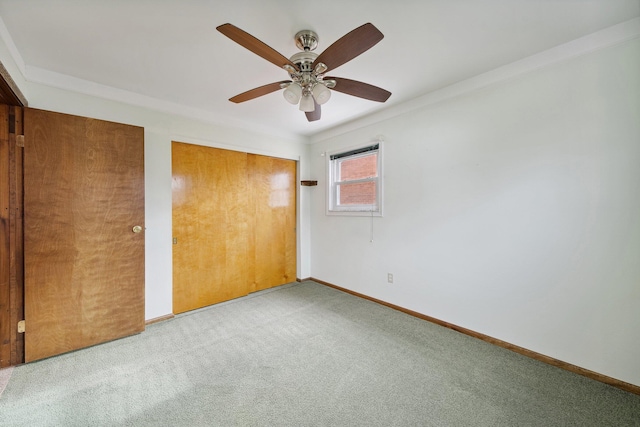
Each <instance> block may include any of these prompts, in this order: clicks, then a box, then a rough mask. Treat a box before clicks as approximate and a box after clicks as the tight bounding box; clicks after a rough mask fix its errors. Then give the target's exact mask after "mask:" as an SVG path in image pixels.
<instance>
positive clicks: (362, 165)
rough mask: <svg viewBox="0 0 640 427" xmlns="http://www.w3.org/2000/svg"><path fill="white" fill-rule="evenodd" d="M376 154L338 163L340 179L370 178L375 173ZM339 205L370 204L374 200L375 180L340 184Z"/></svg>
mask: <svg viewBox="0 0 640 427" xmlns="http://www.w3.org/2000/svg"><path fill="white" fill-rule="evenodd" d="M377 165H378V154H377V153H375V154H371V155H368V156H363V157H357V158H355V159H349V160H344V161H342V162H341V163H340V180H341V181H348V180H354V179H363V178H371V177H375V176H376V175H377ZM339 191H340V200H339V202H338V203H339V204H340V205H370V204H374V203H375V202H376V186H375V182H360V183H355V184H342V185H340V190H339Z"/></svg>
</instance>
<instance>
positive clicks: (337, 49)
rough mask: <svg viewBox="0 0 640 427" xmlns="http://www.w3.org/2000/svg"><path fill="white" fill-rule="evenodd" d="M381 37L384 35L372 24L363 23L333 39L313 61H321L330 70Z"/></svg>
mask: <svg viewBox="0 0 640 427" xmlns="http://www.w3.org/2000/svg"><path fill="white" fill-rule="evenodd" d="M383 38H384V35H383V34H382V33H381V32H380V30H378V29H377V28H376V27H374V26H373V24H371V23H367V24H364V25H362V26H360V27H358V28H356V29H355V30H353V31H351V32H350V33H347V34H345V35H344V36H342V38H340V39H338V40H337V41H335V42H334V43H333V44H332V45H331V46H329V47H328V48H326V49H325V50H324V52H322V53H321V54H320V55H319V56H318V57H317V58H316V60H315V61H314V62H313V63H314V65H315V64H319V63H320V62H322V63H323V64H324V65H326V66H327V70H332V69H334V68H337V67H339V66H341V65H342V64H344V63H345V62H348V61H351V60H352V59H353V58H355V57H356V56H358V55H360V54H361V53H363V52H365V51H367V50H369V49H370V48H372V47H373V46H375V45H376V44H377V43H378V42H379V41H380V40H382V39H383Z"/></svg>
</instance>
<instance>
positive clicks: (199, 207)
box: [172, 142, 251, 313]
mask: <svg viewBox="0 0 640 427" xmlns="http://www.w3.org/2000/svg"><path fill="white" fill-rule="evenodd" d="M246 177H247V154H246V153H240V152H235V151H229V150H220V149H215V148H209V147H201V146H197V145H191V144H184V143H179V142H174V143H173V144H172V179H173V181H172V186H173V187H172V188H173V190H172V191H173V237H174V239H176V242H177V244H174V245H173V311H174V313H182V312H185V311H189V310H193V309H196V308H200V307H204V306H207V305H211V304H214V303H216V302H220V301H226V300H229V299H233V298H237V297H240V296H242V295H246V294H247V293H248V290H249V283H250V280H251V279H250V274H249V272H250V270H251V268H250V267H249V266H248V263H249V262H250V260H249V259H248V257H247V251H248V239H247V236H248V233H249V223H248V218H249V212H248V211H247V209H246V206H247V202H248V193H247V178H246Z"/></svg>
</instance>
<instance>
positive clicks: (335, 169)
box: [325, 141, 384, 217]
mask: <svg viewBox="0 0 640 427" xmlns="http://www.w3.org/2000/svg"><path fill="white" fill-rule="evenodd" d="M376 145H377V146H378V148H377V149H369V148H371V147H375V146H376ZM383 147H384V144H383V142H382V141H375V142H369V143H367V144H361V145H357V146H353V147H348V148H342V149H340V150H334V151H331V152H328V153H326V154H325V157H326V175H327V176H326V178H327V181H326V182H327V194H326V214H327V215H330V216H378V217H381V216H382V213H383V205H384V203H383V201H384V191H383V189H384V185H383V171H384V169H383V165H384V161H383V157H384V155H383V153H384V148H383ZM361 150H362V151H361ZM364 150H366V151H364ZM374 151H375V152H377V164H376V169H377V172H378V175H377V176H376V177H373V178H361V179H354V180H346V181H338V180H337V178H338V173H339V163H341V162H343V161H345V160H347V159H357V158H359V157H365V156H368V155H371V154H372V152H374ZM350 152H354V153H353V154H349V153H350ZM335 156H340V157H339V158H337V159H335V158H334V159H332V157H335ZM362 182H375V183H376V203H375V204H371V205H369V204H367V205H351V206H339V205H338V203H337V202H338V189H339V185H342V184H345V183H349V184H357V183H362ZM374 206H375V208H373V209H372V207H374Z"/></svg>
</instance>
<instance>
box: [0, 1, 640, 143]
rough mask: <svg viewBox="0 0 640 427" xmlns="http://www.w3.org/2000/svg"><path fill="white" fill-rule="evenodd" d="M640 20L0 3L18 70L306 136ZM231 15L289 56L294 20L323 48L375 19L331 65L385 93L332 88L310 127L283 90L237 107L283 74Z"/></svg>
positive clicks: (587, 9)
mask: <svg viewBox="0 0 640 427" xmlns="http://www.w3.org/2000/svg"><path fill="white" fill-rule="evenodd" d="M638 16H640V0H395V1H392V0H324V1H320V2H318V1H314V2H311V1H307V2H301V1H296V0H286V1H285V0H234V1H227V0H224V1H223V0H0V17H2V20H3V21H4V25H5V26H6V28H7V30H8V33H9V35H10V38H11V39H12V40H13V43H14V44H15V47H16V51H14V56H16V55H17V56H18V57H17V58H16V59H17V62H18V63H19V65H20V66H21V68H22V71H23V73H24V74H25V77H26V78H27V79H28V80H32V81H38V82H41V83H46V84H52V85H57V86H64V85H67V86H68V85H69V84H77V87H78V88H79V89H80V90H82V88H83V87H88V85H90V84H89V83H87V82H93V83H98V84H100V85H104V86H106V87H102V86H100V88H101V90H102V91H103V92H104V91H109V90H110V89H109V88H116V89H120V91H112V94H111V95H110V96H112V97H119V96H120V97H122V98H123V99H125V98H126V99H128V100H134V102H137V101H136V100H139V101H140V103H145V104H149V103H150V102H151V103H153V102H156V101H157V105H159V106H162V109H164V110H173V112H175V113H178V114H180V113H181V112H182V113H184V112H188V113H189V114H194V115H196V116H198V117H200V118H205V119H207V120H211V121H214V122H220V123H227V124H232V125H238V126H245V127H249V128H252V129H258V130H262V131H266V132H269V133H274V134H279V135H283V134H288V135H298V136H303V137H306V136H310V135H313V134H317V133H318V132H320V131H325V130H327V129H330V128H331V127H334V126H336V125H338V124H341V123H345V122H348V121H351V120H354V119H356V118H359V117H362V116H365V115H367V114H371V113H373V112H376V111H378V110H380V109H384V108H389V107H391V106H394V105H398V104H400V103H403V102H406V101H408V100H411V99H413V98H416V97H418V96H422V95H425V94H428V93H430V92H432V91H434V90H437V89H440V88H443V87H446V86H448V85H451V84H454V83H456V82H459V81H462V80H465V79H468V78H470V77H473V76H475V75H478V74H480V73H483V72H486V71H489V70H492V69H495V68H498V67H500V66H503V65H506V64H509V63H511V62H514V61H516V60H519V59H522V58H525V57H528V56H530V55H533V54H536V53H539V52H541V51H544V50H547V49H550V48H552V47H554V46H557V45H560V44H563V43H566V42H569V41H571V40H574V39H576V38H579V37H582V36H585V35H587V34H591V33H593V32H596V31H598V30H601V29H603V28H607V27H609V26H612V25H615V24H618V23H621V22H624V21H628V20H630V19H633V18H636V17H638ZM227 22H229V23H232V24H234V25H236V26H238V27H240V28H241V29H243V30H245V31H247V32H248V33H250V34H252V35H253V36H255V37H257V38H258V39H260V40H262V41H263V42H265V43H266V44H268V45H269V46H271V47H273V48H274V49H276V50H277V51H278V52H280V53H282V54H283V55H284V56H287V57H290V56H291V55H293V54H294V53H296V52H298V49H297V48H296V46H295V43H294V40H293V36H294V34H295V33H296V32H297V31H299V30H302V29H310V30H313V31H315V32H317V33H318V35H319V39H320V40H319V46H318V48H317V50H316V52H317V53H320V52H322V51H323V50H324V49H326V48H327V47H328V46H329V45H330V44H331V43H333V42H334V41H336V40H337V39H338V38H340V37H342V36H343V35H344V34H346V33H347V32H349V31H351V30H352V29H354V28H356V27H358V26H360V25H362V24H364V23H366V22H371V23H373V24H374V25H375V26H376V27H377V28H378V29H379V30H380V31H381V32H382V33H383V34H384V35H385V38H384V39H383V40H382V41H381V42H380V43H378V44H377V45H376V46H374V47H373V48H372V49H370V50H369V51H367V52H365V53H363V54H362V55H361V56H359V57H357V58H355V59H354V60H352V61H351V62H349V63H347V64H345V65H343V66H341V67H339V68H337V69H336V70H335V71H332V73H331V74H332V75H335V76H339V77H345V78H350V79H354V80H360V81H363V82H366V83H370V84H373V85H375V86H379V87H382V88H384V89H387V90H389V91H391V92H392V93H393V94H392V96H391V98H389V100H388V101H387V102H386V103H384V104H379V103H376V102H372V101H367V100H362V99H359V98H356V97H352V96H348V95H345V94H342V93H338V92H334V93H333V96H332V98H331V100H330V101H329V102H328V103H327V104H325V105H324V106H323V109H322V119H321V120H320V121H318V122H313V123H309V122H307V120H306V118H305V115H304V113H302V112H300V111H298V110H297V107H296V106H292V105H290V104H288V103H287V102H286V101H285V100H284V99H283V97H282V94H281V93H280V92H274V93H271V94H269V95H265V96H263V97H260V98H257V99H255V100H252V101H248V102H245V103H242V104H233V103H231V102H229V101H228V98H230V97H231V96H234V95H237V94H239V93H241V92H244V91H246V90H249V89H252V88H254V87H257V86H262V85H264V84H267V83H272V82H276V81H280V80H285V79H287V78H288V75H287V73H286V72H285V71H284V70H282V69H279V68H278V67H276V66H274V65H273V64H271V63H269V62H267V61H266V60H264V59H262V58H260V57H258V56H256V55H255V54H253V53H251V52H249V51H248V50H246V49H245V48H243V47H241V46H240V45H238V44H236V43H234V42H233V41H231V40H230V39H228V38H226V37H225V36H223V35H222V34H220V33H219V32H217V31H216V29H215V28H216V26H218V25H220V24H223V23H227ZM0 24H1V23H0ZM124 91H126V92H124Z"/></svg>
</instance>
